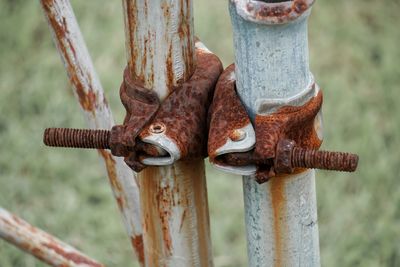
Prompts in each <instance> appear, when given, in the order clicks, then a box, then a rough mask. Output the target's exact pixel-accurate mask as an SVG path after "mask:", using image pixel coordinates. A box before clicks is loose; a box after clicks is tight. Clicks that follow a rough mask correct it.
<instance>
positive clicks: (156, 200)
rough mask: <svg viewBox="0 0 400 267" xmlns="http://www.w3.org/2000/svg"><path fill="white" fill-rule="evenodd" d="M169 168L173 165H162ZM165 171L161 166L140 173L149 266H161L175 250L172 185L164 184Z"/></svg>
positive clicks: (147, 262)
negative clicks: (173, 247) (173, 241)
mask: <svg viewBox="0 0 400 267" xmlns="http://www.w3.org/2000/svg"><path fill="white" fill-rule="evenodd" d="M166 168H169V167H161V169H165V170H166ZM161 173H162V171H161V170H160V168H157V167H148V168H146V169H144V170H143V171H142V172H141V173H140V175H139V184H140V201H141V208H142V220H143V219H144V227H143V231H144V232H143V234H144V238H145V239H146V242H145V251H146V253H145V255H146V264H148V265H149V266H159V263H160V262H161V260H162V258H163V257H165V256H170V255H171V253H172V251H171V249H172V238H171V236H170V232H169V219H170V215H171V212H172V210H171V209H172V192H171V191H170V187H169V186H168V185H165V186H162V181H161V180H162V177H161Z"/></svg>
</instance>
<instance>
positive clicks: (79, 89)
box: [41, 0, 143, 262]
mask: <svg viewBox="0 0 400 267" xmlns="http://www.w3.org/2000/svg"><path fill="white" fill-rule="evenodd" d="M41 5H42V7H43V11H44V13H45V16H46V18H47V21H48V23H49V26H50V29H51V31H52V34H53V38H54V42H55V44H56V46H57V49H58V51H59V53H60V55H61V58H62V60H63V62H64V65H65V68H66V71H67V74H68V77H69V80H70V82H71V84H72V88H73V92H74V94H75V96H76V98H77V99H78V101H79V103H80V106H81V108H82V110H83V112H84V115H85V118H86V121H87V122H88V125H89V127H90V128H97V129H111V127H112V126H113V125H114V121H113V118H112V114H111V111H110V109H109V107H108V104H107V101H106V100H105V97H104V93H103V89H102V86H101V84H100V81H99V79H98V77H97V74H96V72H95V70H94V67H93V63H92V61H91V59H90V56H89V53H88V51H87V48H86V45H85V42H84V40H83V37H82V35H81V32H80V29H79V26H78V24H77V22H76V19H75V16H74V13H73V11H72V7H71V5H70V3H69V1H67V0H41ZM99 154H100V156H101V157H102V158H103V160H104V163H105V166H106V169H107V173H108V178H109V181H110V184H111V188H112V191H113V194H114V197H115V199H116V201H117V204H118V208H119V209H120V211H121V214H122V218H123V221H124V224H125V228H126V231H127V233H128V235H129V237H130V239H131V240H132V245H133V247H134V250H135V253H136V255H137V257H138V258H139V260H140V261H141V262H143V245H142V241H141V240H142V227H141V223H140V221H141V220H140V205H139V190H138V187H137V184H136V182H135V179H134V177H135V176H134V175H133V173H132V171H131V170H130V169H129V168H128V167H127V166H126V165H125V163H124V162H123V160H122V159H119V158H116V157H113V156H112V154H111V153H110V152H109V151H106V150H99Z"/></svg>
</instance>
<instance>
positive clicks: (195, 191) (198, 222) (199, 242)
mask: <svg viewBox="0 0 400 267" xmlns="http://www.w3.org/2000/svg"><path fill="white" fill-rule="evenodd" d="M123 7H124V15H125V29H126V48H127V54H128V67H129V71H130V73H131V75H132V78H133V79H137V80H140V81H142V82H143V83H144V85H145V86H146V87H147V88H149V89H153V90H155V91H156V92H157V94H158V95H159V97H160V99H161V100H163V99H164V98H165V97H166V96H167V95H168V94H169V92H171V90H173V89H174V87H175V86H177V85H179V84H180V83H181V82H182V81H185V80H187V79H188V78H189V77H190V75H191V74H192V73H193V71H194V68H195V54H194V35H193V12H192V8H193V7H192V1H191V0H179V1H165V0H123ZM139 184H140V198H141V199H140V200H141V210H142V226H143V238H144V254H145V262H146V266H171V267H172V266H174V267H176V266H213V263H212V258H211V246H210V244H211V241H210V226H209V217H208V203H207V189H206V180H205V170H204V161H203V160H202V159H199V160H195V161H192V162H177V163H175V164H174V165H173V166H167V167H148V168H147V169H145V170H144V171H143V172H141V173H140V174H139Z"/></svg>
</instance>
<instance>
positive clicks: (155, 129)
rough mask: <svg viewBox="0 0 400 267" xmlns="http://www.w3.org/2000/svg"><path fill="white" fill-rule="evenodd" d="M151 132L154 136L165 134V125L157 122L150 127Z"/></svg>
mask: <svg viewBox="0 0 400 267" xmlns="http://www.w3.org/2000/svg"><path fill="white" fill-rule="evenodd" d="M150 132H151V133H152V134H161V133H163V132H165V125H164V123H161V122H156V123H153V124H151V125H150Z"/></svg>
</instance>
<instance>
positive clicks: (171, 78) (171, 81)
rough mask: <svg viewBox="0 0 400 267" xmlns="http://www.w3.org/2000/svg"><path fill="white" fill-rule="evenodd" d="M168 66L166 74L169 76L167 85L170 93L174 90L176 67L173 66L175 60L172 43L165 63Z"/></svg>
mask: <svg viewBox="0 0 400 267" xmlns="http://www.w3.org/2000/svg"><path fill="white" fill-rule="evenodd" d="M165 66H166V70H165V71H166V74H167V80H166V81H165V82H166V85H167V89H168V91H169V93H170V92H172V91H173V90H174V76H175V75H174V65H173V58H172V42H170V44H169V47H168V53H167V59H166V62H165Z"/></svg>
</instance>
